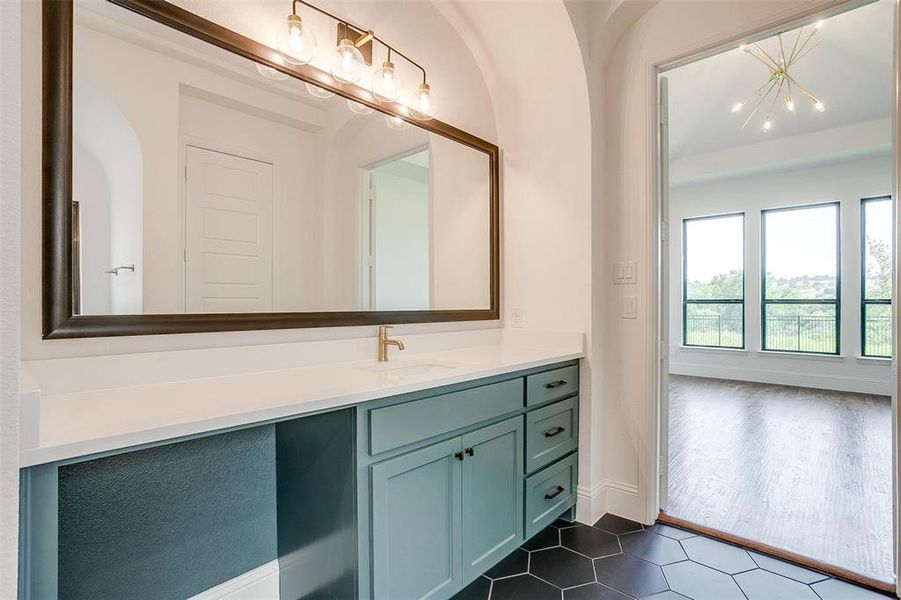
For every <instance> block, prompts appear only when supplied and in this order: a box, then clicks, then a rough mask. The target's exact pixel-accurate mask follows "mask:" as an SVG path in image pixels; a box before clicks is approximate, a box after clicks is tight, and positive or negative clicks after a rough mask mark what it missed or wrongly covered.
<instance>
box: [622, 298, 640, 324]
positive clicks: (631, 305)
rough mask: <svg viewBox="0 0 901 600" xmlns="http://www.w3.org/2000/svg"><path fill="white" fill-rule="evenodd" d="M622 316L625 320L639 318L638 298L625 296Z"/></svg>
mask: <svg viewBox="0 0 901 600" xmlns="http://www.w3.org/2000/svg"><path fill="white" fill-rule="evenodd" d="M622 316H623V318H624V319H637V318H638V296H623V301H622Z"/></svg>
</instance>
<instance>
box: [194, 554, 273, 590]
mask: <svg viewBox="0 0 901 600" xmlns="http://www.w3.org/2000/svg"><path fill="white" fill-rule="evenodd" d="M191 600H278V560H277V559H276V560H273V561H270V562H267V563H266V564H263V565H260V566H259V567H257V568H256V569H253V570H252V571H247V572H246V573H242V574H241V575H238V576H237V577H235V578H234V579H229V580H228V581H224V582H222V583H220V584H219V585H217V586H216V587H212V588H210V589H208V590H206V591H203V592H200V593H199V594H197V595H196V596H192V597H191Z"/></svg>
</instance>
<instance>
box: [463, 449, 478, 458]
mask: <svg viewBox="0 0 901 600" xmlns="http://www.w3.org/2000/svg"><path fill="white" fill-rule="evenodd" d="M463 452H465V453H466V454H468V455H470V456H475V455H476V451H475V450H473V449H472V448H467V449H466V450H464V451H463Z"/></svg>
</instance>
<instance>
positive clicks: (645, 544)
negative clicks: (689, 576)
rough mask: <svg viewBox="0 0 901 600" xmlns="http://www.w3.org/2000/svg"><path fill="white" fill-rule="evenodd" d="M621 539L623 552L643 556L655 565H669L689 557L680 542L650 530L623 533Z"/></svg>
mask: <svg viewBox="0 0 901 600" xmlns="http://www.w3.org/2000/svg"><path fill="white" fill-rule="evenodd" d="M619 541H620V544H622V546H623V552H625V553H626V554H631V555H632V556H637V557H638V558H643V559H645V560H647V561H649V562H652V563H654V564H655V565H668V564H670V563H674V562H679V561H681V560H686V559H687V558H688V557H687V556H685V552H683V551H682V546H680V545H679V542H677V541H676V540H674V539H671V538H668V537H663V536H662V535H657V534H656V533H651V532H650V531H636V532H635V533H628V534H626V535H621V536H620V537H619Z"/></svg>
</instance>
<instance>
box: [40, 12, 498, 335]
mask: <svg viewBox="0 0 901 600" xmlns="http://www.w3.org/2000/svg"><path fill="white" fill-rule="evenodd" d="M44 6H45V8H44V12H43V15H44V16H43V18H44V61H45V62H44V90H45V92H44V93H45V97H44V118H45V121H44V175H45V179H44V196H45V205H44V269H45V271H44V282H45V283H44V285H45V293H44V335H45V337H48V338H56V337H86V336H105V335H139V334H152V333H178V332H200V331H227V330H249V329H274V328H295V327H317V326H335V325H364V324H379V323H395V322H397V323H409V322H419V323H422V322H437V321H452V320H480V319H496V318H498V296H499V289H498V287H499V286H498V213H499V208H498V205H499V198H498V150H497V147H496V146H494V145H493V144H491V143H489V142H486V141H484V140H481V139H479V138H476V137H474V136H472V135H469V134H467V133H465V132H462V131H460V130H457V129H455V128H454V127H452V126H450V125H447V124H445V123H442V122H440V121H437V120H429V121H422V122H419V121H417V120H415V119H414V118H412V117H406V116H404V113H403V111H402V110H400V107H399V106H395V105H384V104H381V103H378V102H376V101H375V100H367V99H366V96H365V94H360V92H359V90H357V89H356V88H354V86H350V85H344V84H341V83H337V82H335V81H333V80H329V81H326V80H324V79H323V78H322V74H321V72H319V71H318V70H317V69H315V68H313V67H310V66H306V65H304V66H297V67H293V66H283V65H280V64H279V61H278V55H277V54H276V53H275V52H274V51H273V50H272V49H270V48H268V47H266V46H263V45H261V44H259V43H257V42H254V41H253V40H250V39H248V38H246V37H243V36H241V35H239V34H237V33H235V32H232V31H229V30H227V29H224V28H222V27H220V26H218V25H216V24H213V23H211V22H209V21H206V20H204V19H203V18H201V17H198V16H197V15H194V14H192V13H190V12H187V11H185V10H183V9H181V8H179V7H177V6H174V5H172V4H168V3H165V2H159V1H152V0H115V1H112V2H111V1H109V0H74V1H72V0H67V1H64V2H56V1H45V3H44Z"/></svg>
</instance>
